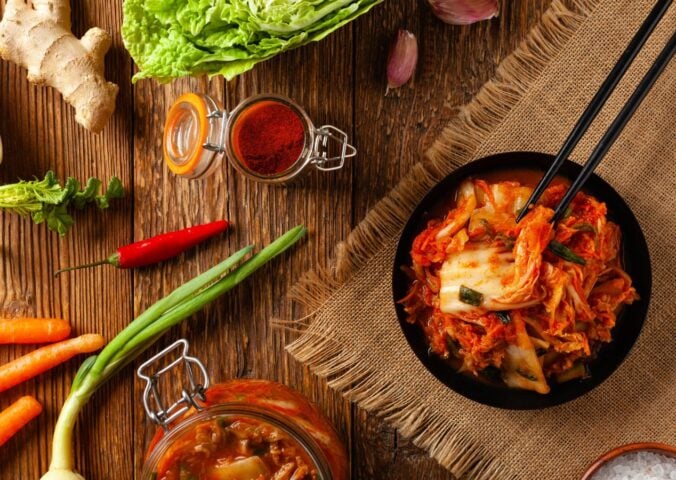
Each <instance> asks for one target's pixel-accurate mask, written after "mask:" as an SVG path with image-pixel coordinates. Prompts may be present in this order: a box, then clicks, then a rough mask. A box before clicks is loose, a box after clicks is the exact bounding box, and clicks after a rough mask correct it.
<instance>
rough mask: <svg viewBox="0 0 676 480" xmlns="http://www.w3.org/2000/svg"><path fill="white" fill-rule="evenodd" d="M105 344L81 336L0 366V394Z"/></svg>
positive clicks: (100, 339)
mask: <svg viewBox="0 0 676 480" xmlns="http://www.w3.org/2000/svg"><path fill="white" fill-rule="evenodd" d="M105 343H106V341H105V340H104V338H103V337H102V336H101V335H97V334H88V335H82V336H80V337H76V338H71V339H70V340H64V341H63V342H59V343H54V344H52V345H47V346H46V347H42V348H38V349H37V350H34V351H32V352H31V353H29V354H27V355H24V356H23V357H19V358H17V359H16V360H13V361H11V362H9V363H6V364H4V365H0V392H2V391H5V390H7V389H8V388H12V387H13V386H15V385H18V384H19V383H22V382H25V381H26V380H28V379H29V378H33V377H35V376H37V375H40V374H41V373H43V372H46V371H47V370H49V369H50V368H53V367H55V366H57V365H59V364H60V363H63V362H65V361H66V360H69V359H70V358H72V357H74V356H75V355H78V354H80V353H90V352H93V351H96V350H98V349H99V348H101V347H102V346H103V345H105Z"/></svg>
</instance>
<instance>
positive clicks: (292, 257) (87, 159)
mask: <svg viewBox="0 0 676 480" xmlns="http://www.w3.org/2000/svg"><path fill="white" fill-rule="evenodd" d="M120 3H121V2H119V1H117V2H110V1H106V0H90V1H85V0H74V1H73V5H72V9H73V25H74V26H73V28H74V31H75V32H76V34H77V35H78V36H79V35H82V34H83V33H84V31H85V30H86V29H87V28H88V27H90V26H93V25H98V26H101V27H103V28H105V29H106V30H108V31H109V32H113V35H114V46H113V48H112V50H111V52H110V53H109V54H108V56H107V58H106V70H107V75H108V77H109V78H110V79H111V80H112V81H114V82H116V83H117V84H119V85H120V93H119V97H118V101H117V111H116V112H115V115H114V117H113V119H112V121H111V122H110V123H109V125H108V126H107V128H106V129H105V131H104V132H103V133H102V134H100V135H98V136H95V135H92V134H90V133H88V132H86V131H85V130H83V129H82V128H81V127H79V126H78V125H77V124H76V123H75V122H74V119H73V111H72V109H71V108H70V107H69V106H67V105H65V104H64V103H63V101H62V99H61V97H60V95H59V94H58V93H57V92H55V91H53V90H51V89H48V88H38V87H35V86H32V85H29V83H28V82H27V81H26V78H25V76H26V72H25V71H23V70H21V69H19V68H17V67H15V66H14V65H10V64H8V63H6V62H0V136H1V137H2V140H3V142H4V145H5V156H4V161H3V163H2V165H0V182H2V183H7V182H13V181H15V180H16V179H17V178H18V177H19V178H29V177H32V176H42V175H43V174H44V172H45V171H46V170H48V169H53V170H55V171H56V173H57V174H58V175H59V177H61V178H64V177H65V176H68V175H71V176H75V177H77V178H79V179H81V180H86V178H87V177H89V176H92V175H94V176H97V177H100V178H101V179H103V180H104V181H107V179H108V178H109V177H110V176H111V175H117V176H118V177H120V178H121V179H122V181H123V182H124V184H125V186H126V187H127V188H128V196H127V199H126V200H124V201H121V202H118V203H115V205H114V206H113V207H112V208H110V209H109V210H107V211H105V212H100V211H96V210H95V209H90V210H87V211H85V212H83V213H78V214H77V215H76V216H75V220H76V223H75V226H74V228H73V229H72V231H71V232H70V233H69V234H68V235H67V236H66V237H64V238H59V236H58V235H56V234H55V233H52V232H49V231H48V230H47V228H46V227H45V226H44V225H40V226H36V225H33V224H32V223H31V222H30V221H29V220H26V219H22V218H17V217H16V216H10V215H3V216H2V231H1V237H0V248H1V251H2V261H1V262H0V306H1V307H2V312H0V313H2V314H4V315H6V316H15V315H19V314H26V315H38V316H55V317H64V318H67V319H69V320H71V322H72V323H73V325H74V326H75V332H76V333H85V332H101V333H102V334H104V335H105V336H106V337H107V338H109V339H110V338H112V337H113V336H114V335H115V334H116V333H117V332H118V331H119V330H120V329H121V328H123V327H124V326H125V325H126V324H127V323H128V322H129V321H130V320H131V319H132V318H133V317H134V316H135V315H136V314H138V313H140V312H141V311H143V310H144V309H145V308H146V307H147V306H149V305H150V304H152V303H153V302H155V301H156V300H157V299H159V298H160V297H162V296H164V295H165V294H167V293H168V292H169V291H171V290H172V289H173V288H174V287H176V286H178V285H179V284H181V283H182V282H184V281H186V280H188V279H189V278H191V277H193V276H194V275H196V274H197V273H199V272H202V271H204V270H205V269H207V268H208V267H210V266H212V265H214V264H215V263H216V262H217V261H219V260H220V259H223V258H225V257H226V256H227V255H228V254H229V253H231V252H233V251H234V250H235V249H236V248H238V247H240V246H243V245H245V244H249V243H255V244H258V245H262V244H265V243H267V242H269V241H270V240H271V239H273V238H275V237H276V236H278V235H279V234H281V233H282V232H284V231H286V230H287V229H288V228H289V227H291V226H294V225H296V224H299V223H304V224H305V225H307V226H308V227H309V229H310V235H309V238H308V240H307V241H306V242H305V243H303V244H301V245H300V246H298V247H297V248H295V249H294V250H293V251H292V252H291V253H290V254H288V255H286V256H284V257H283V258H281V259H278V260H277V261H274V262H273V263H271V264H270V265H268V266H267V267H265V268H264V269H263V270H262V271H260V272H258V273H257V274H256V275H255V277H254V278H252V279H250V280H249V281H247V282H246V283H245V284H243V285H241V286H240V287H239V288H237V289H236V290H234V291H232V292H230V293H229V294H227V295H226V296H225V297H224V298H222V299H221V300H219V301H217V302H215V303H214V304H213V305H211V306H210V307H208V308H207V309H205V310H204V311H202V312H201V313H199V314H197V315H195V317H194V318H191V319H189V320H188V321H186V322H185V323H183V324H182V325H181V326H179V327H177V328H175V329H174V330H172V331H171V332H170V333H169V334H167V335H166V336H165V337H164V338H163V339H162V340H161V341H160V345H167V344H169V343H170V342H172V341H173V340H175V339H178V338H180V337H185V338H187V339H188V340H189V341H190V343H191V345H192V352H194V354H196V355H197V356H199V357H200V358H202V360H204V361H205V362H206V363H207V364H208V367H209V371H210V373H211V377H212V380H214V381H219V380H220V381H223V380H226V379H229V378H234V377H254V378H266V379H274V380H277V381H281V382H284V383H286V384H287V385H290V386H292V387H294V388H296V389H298V390H300V391H301V392H303V393H304V394H305V395H307V396H308V397H310V398H311V399H313V400H314V401H315V402H317V403H318V404H319V405H320V407H321V408H322V410H323V411H324V412H325V413H326V414H327V415H328V416H329V417H330V418H331V420H332V421H333V422H334V424H335V425H336V427H337V429H338V431H339V433H340V435H341V436H342V438H343V439H344V440H345V443H346V445H347V448H348V450H349V453H350V455H351V460H352V472H353V478H355V479H368V478H387V479H449V478H452V475H451V474H450V473H448V472H446V471H445V470H444V469H442V468H441V467H440V466H438V465H437V464H436V462H435V461H433V460H431V459H429V458H428V456H427V453H426V452H424V451H421V450H419V449H417V448H416V447H414V446H413V445H412V444H411V443H410V442H409V441H407V440H406V439H404V438H402V437H401V436H399V435H398V434H397V432H395V431H394V430H393V429H392V428H391V427H389V426H388V425H386V424H385V423H384V422H382V421H381V420H379V419H377V418H375V417H372V416H370V415H368V414H366V413H364V412H363V411H360V410H359V409H357V408H356V407H355V406H353V405H351V404H350V403H349V402H347V401H346V400H344V399H343V398H342V397H341V396H340V395H338V394H336V393H335V392H333V391H331V390H329V389H328V388H327V386H326V385H325V383H324V382H323V381H321V380H318V379H317V378H315V377H314V376H313V375H312V374H311V373H310V372H309V371H308V370H307V369H306V368H304V367H303V366H302V365H299V364H298V363H297V362H295V360H293V359H292V358H291V357H290V356H289V355H288V354H286V353H285V351H284V345H285V344H286V343H287V342H289V341H290V340H291V338H292V337H291V336H290V335H289V334H285V333H280V332H279V331H278V330H276V329H274V328H271V327H270V326H269V323H268V322H269V320H270V319H271V318H273V317H287V318H288V317H289V316H290V315H291V313H292V311H291V309H290V308H289V307H288V306H287V305H286V304H285V302H284V296H285V292H286V291H287V290H288V288H289V287H290V286H291V285H292V284H293V283H294V281H295V280H296V279H298V278H299V276H300V275H301V274H302V273H303V272H304V271H306V270H307V269H310V268H313V267H316V266H319V265H322V264H324V263H325V262H326V261H327V259H328V258H329V257H330V256H331V254H332V251H333V247H334V245H335V244H336V243H337V242H338V241H340V240H341V239H344V238H345V237H346V235H347V234H348V232H349V231H350V230H351V229H352V228H353V227H354V226H355V225H356V224H357V223H358V222H359V221H360V220H361V219H362V218H363V217H364V215H365V214H366V212H367V211H368V210H369V209H370V208H371V207H372V206H373V205H374V204H375V202H376V201H377V200H378V199H379V198H380V197H382V196H383V195H385V193H386V192H387V191H388V190H389V189H390V188H391V187H393V186H394V185H395V184H396V182H397V181H398V179H399V178H400V177H401V176H402V175H403V174H404V173H405V172H406V171H407V170H408V169H409V168H410V167H411V165H413V163H414V162H416V161H418V160H419V159H420V158H421V155H422V152H424V151H425V149H426V148H427V147H428V146H429V145H430V143H431V142H432V141H433V139H434V138H435V137H436V136H437V134H438V133H439V132H440V130H441V128H442V127H443V126H444V124H445V122H446V121H447V120H448V119H449V118H451V117H452V115H453V114H454V107H456V106H458V105H461V104H463V103H465V102H467V101H468V100H469V99H470V98H471V97H472V95H474V93H476V91H477V90H478V89H479V87H480V86H481V85H482V84H483V83H484V82H485V81H486V80H488V79H489V78H490V77H491V76H492V74H493V72H494V70H495V67H496V65H497V64H498V63H499V61H500V60H501V59H502V58H504V57H505V56H506V55H507V54H508V53H509V52H510V51H511V50H512V49H513V48H514V47H515V46H516V45H517V43H518V42H519V41H520V40H521V39H522V38H523V37H524V36H525V35H526V33H527V32H528V30H529V28H530V27H531V26H532V25H533V24H534V23H535V22H536V21H537V18H538V17H539V15H540V14H541V12H542V11H543V10H544V9H545V8H546V6H547V4H548V2H547V1H546V0H520V1H507V0H504V1H503V2H502V3H503V5H502V13H501V16H500V18H499V19H495V20H493V21H491V22H484V23H480V24H477V25H473V26H471V27H452V26H447V25H445V24H443V23H441V22H440V21H438V20H437V19H436V18H435V17H433V16H432V14H431V13H430V11H429V9H428V8H427V6H426V5H425V4H424V2H422V1H418V0H410V1H407V2H403V1H392V0H390V1H389V2H385V4H382V5H380V6H378V7H376V8H375V9H374V10H373V11H372V12H371V13H369V14H367V15H366V16H364V17H362V18H360V19H359V20H358V21H356V22H354V23H353V24H351V25H349V26H347V27H345V28H343V29H341V30H340V31H338V32H336V33H334V34H333V35H332V36H331V37H329V38H328V39H327V40H325V41H323V42H321V43H318V44H315V45H311V46H307V47H304V48H301V49H299V50H296V51H293V52H289V53H286V54H284V55H280V56H279V57H277V58H275V59H273V60H270V61H268V62H266V63H264V64H261V65H259V66H257V67H256V68H254V70H253V71H251V72H249V73H247V74H245V75H242V76H241V77H239V78H237V79H235V80H234V81H232V82H230V83H227V84H226V83H225V82H224V81H223V80H222V79H220V78H215V79H213V80H211V81H208V80H206V79H204V78H201V79H187V80H182V81H177V82H174V83H172V84H170V85H158V84H157V83H156V82H154V81H143V82H139V83H137V84H136V85H134V86H132V85H131V83H130V78H131V75H132V71H133V66H132V62H131V59H130V58H129V56H128V55H127V53H126V51H125V50H124V48H123V46H122V41H121V38H120V35H119V27H120V24H121V21H122V13H121V8H120ZM111 5H115V6H114V7H112V6H111ZM398 27H406V28H408V29H409V30H411V31H413V32H415V33H416V35H417V36H418V39H419V46H420V52H421V57H420V61H419V65H418V73H417V75H416V78H415V82H414V83H413V84H412V85H410V86H405V87H404V88H402V89H400V90H399V91H395V92H391V93H390V94H389V95H387V96H385V80H384V69H385V59H386V56H387V48H388V44H389V41H390V39H391V37H392V36H393V34H394V32H395V31H396V29H397V28H398ZM188 91H196V92H208V93H209V94H210V95H212V96H213V97H215V98H217V99H218V100H220V101H221V102H223V104H225V105H226V106H227V107H229V108H232V107H234V106H235V105H236V104H237V103H238V102H240V101H241V100H243V99H244V98H246V97H248V96H250V95H252V94H256V93H259V92H274V93H279V94H282V95H287V96H289V97H291V98H293V99H295V100H296V101H297V102H298V103H300V104H301V105H303V106H305V108H306V109H307V111H308V112H309V114H310V116H311V117H312V118H313V119H315V120H316V123H317V124H320V125H321V124H323V123H331V124H334V125H337V126H339V127H341V128H343V129H345V130H346V131H347V132H348V133H349V135H350V137H351V139H352V140H353V142H354V144H355V145H356V147H357V149H358V151H359V154H358V157H357V158H356V159H354V160H353V161H352V162H350V163H349V164H348V165H347V166H346V167H345V168H344V169H343V170H342V171H340V172H337V173H331V174H320V173H318V172H315V173H313V174H312V175H311V177H310V179H309V180H308V182H307V184H306V185H304V186H303V187H301V188H289V189H284V188H279V187H268V186H264V185H260V184H255V183H251V182H249V181H247V180H245V179H244V178H243V177H241V176H240V175H238V174H237V173H236V172H235V171H234V170H232V169H231V168H227V167H224V168H221V169H219V170H218V171H217V172H216V173H215V174H214V175H212V176H210V177H208V178H204V179H200V180H185V179H181V178H177V177H176V176H174V175H173V174H171V173H170V172H169V170H168V169H167V168H166V167H165V166H164V163H163V160H162V151H161V137H162V126H163V121H164V117H165V113H166V112H167V110H168V108H169V107H170V105H171V104H172V102H173V101H174V99H175V98H176V97H177V96H178V95H180V94H182V93H184V92H188ZM219 218H228V219H230V220H231V221H232V222H233V223H234V228H233V229H232V231H231V232H230V233H229V234H227V235H226V236H225V237H223V238H222V239H221V240H217V241H213V242H210V243H209V244H207V245H205V246H201V247H199V248H196V249H195V250H193V251H190V252H189V253H186V254H185V255H183V256H181V257H180V258H178V259H177V260H175V261H169V262H166V263H165V264H163V265H162V266H158V267H154V268H147V269H144V270H139V271H136V272H133V273H131V272H129V271H118V270H115V269H114V268H112V267H110V268H98V269H95V270H88V271H80V272H77V273H73V274H67V275H62V276H60V277H59V278H58V279H54V278H52V273H53V272H54V270H55V269H56V268H57V267H59V266H65V265H72V264H80V263H86V262H91V261H94V260H97V259H100V258H103V257H106V256H108V255H109V254H110V253H112V252H113V251H114V250H115V248H116V247H117V246H119V245H122V244H125V243H128V242H131V241H133V240H138V239H141V238H145V237H148V236H151V235H155V234H158V233H161V232H165V231H169V230H175V229H178V228H182V227H186V226H189V225H195V224H199V223H203V222H207V221H210V220H215V219H219ZM32 348H33V347H30V346H26V347H10V346H0V363H4V362H6V361H8V360H10V359H12V358H15V357H16V356H18V355H21V354H23V353H26V352H28V351H30V350H31V349H32ZM156 350H157V349H156V348H155V349H154V350H153V351H156ZM144 358H147V356H144ZM80 361H81V358H80V359H74V360H72V361H70V362H68V363H67V364H66V365H63V366H61V367H59V368H56V369H54V370H52V371H50V372H48V373H45V374H43V375H42V376H40V377H39V378H38V379H35V380H32V381H29V382H26V383H25V384H23V385H21V386H18V387H15V388H13V389H11V390H9V391H6V392H3V393H2V394H0V408H5V407H6V406H8V405H9V404H10V403H11V402H13V401H14V400H16V399H17V398H18V397H19V396H20V395H23V394H32V395H35V396H36V397H37V398H38V399H39V400H40V401H41V402H43V403H44V405H45V412H44V413H43V414H42V415H41V416H40V417H39V419H38V420H36V421H34V422H33V423H32V424H31V425H30V426H29V427H28V428H26V429H25V430H23V431H22V432H21V433H20V434H19V435H17V436H16V437H15V438H14V439H12V440H11V441H10V442H9V443H8V444H7V445H5V446H4V447H2V448H0V478H2V479H3V480H4V479H12V480H19V479H27V480H33V479H37V478H39V477H40V475H41V474H42V473H44V472H45V471H46V469H47V465H48V459H49V451H50V443H51V435H52V429H53V425H54V422H55V420H56V416H57V414H58V411H59V408H60V406H61V404H62V402H63V400H64V398H65V396H66V394H67V392H68V389H69V387H70V383H71V380H72V378H73V375H74V373H75V371H76V369H77V367H78V365H79V363H80ZM142 388H143V385H142V384H141V382H140V381H139V380H137V379H136V378H135V375H134V370H133V369H132V368H127V369H126V370H125V371H124V372H123V373H122V374H121V375H119V376H117V377H116V378H114V379H113V380H112V381H111V382H110V383H108V384H107V385H106V386H105V387H104V388H102V389H101V390H100V391H99V392H98V393H97V394H96V396H95V398H94V399H93V401H91V402H90V404H89V405H88V406H87V408H86V409H85V411H84V413H83V415H82V416H81V417H80V422H79V424H78V425H77V428H76V451H77V453H76V455H77V458H76V463H77V466H78V468H79V469H80V471H81V472H82V473H84V474H85V476H86V477H87V478H89V479H126V478H134V473H135V472H138V471H139V470H140V467H141V465H142V462H143V457H144V452H145V448H146V446H147V444H148V440H149V436H150V435H151V433H152V432H153V430H154V429H153V427H152V426H150V424H149V422H148V421H147V420H146V418H145V415H144V412H143V408H142V407H141V404H140V396H141V391H142Z"/></svg>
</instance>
